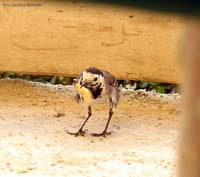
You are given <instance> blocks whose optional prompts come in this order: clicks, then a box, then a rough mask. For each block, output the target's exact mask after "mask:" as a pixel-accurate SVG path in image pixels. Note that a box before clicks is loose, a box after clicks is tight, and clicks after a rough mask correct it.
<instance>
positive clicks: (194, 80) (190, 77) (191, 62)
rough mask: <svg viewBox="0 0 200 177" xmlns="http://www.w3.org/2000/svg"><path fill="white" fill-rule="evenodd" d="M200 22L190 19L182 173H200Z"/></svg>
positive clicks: (195, 175)
mask: <svg viewBox="0 0 200 177" xmlns="http://www.w3.org/2000/svg"><path fill="white" fill-rule="evenodd" d="M199 31H200V22H199V20H194V19H193V20H192V21H191V19H190V21H188V30H187V33H186V37H185V38H186V40H185V44H184V46H185V56H184V69H185V70H184V82H183V83H184V88H183V91H184V92H183V93H184V94H183V97H184V100H183V101H184V104H183V108H184V109H183V110H184V112H183V114H182V116H183V119H182V121H183V123H182V132H181V133H182V136H181V141H180V153H179V154H180V157H179V176H180V177H190V176H192V177H199V176H200V170H199V166H200V139H199V137H200V92H199V90H200V77H199V75H200V70H199V68H200V53H199V46H200V33H199Z"/></svg>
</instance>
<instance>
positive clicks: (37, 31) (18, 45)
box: [0, 0, 184, 83]
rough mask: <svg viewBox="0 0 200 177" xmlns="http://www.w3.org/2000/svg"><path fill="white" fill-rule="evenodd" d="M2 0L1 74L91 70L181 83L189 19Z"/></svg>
mask: <svg viewBox="0 0 200 177" xmlns="http://www.w3.org/2000/svg"><path fill="white" fill-rule="evenodd" d="M6 2H7V4H3V2H0V5H1V7H0V72H10V71H14V72H18V73H32V74H48V75H49V74H52V75H69V76H76V75H77V74H79V73H80V71H81V70H83V69H84V68H87V67H89V66H96V67H99V68H104V69H106V70H109V71H110V72H112V73H113V74H114V75H115V76H117V77H118V78H119V79H133V80H147V81H158V82H170V83H179V82H180V78H179V72H180V58H181V50H180V48H181V47H180V43H181V36H182V33H183V31H184V22H183V20H182V19H181V18H180V17H178V16H175V15H169V14H159V13H155V12H148V11H142V10H138V9H134V8H129V7H120V6H111V5H104V4H95V3H86V2H75V1H73V2H70V1H67V2H64V1H57V2H55V1H54V2H53V1H32V0H29V1H28V2H29V3H36V2H37V3H38V4H39V6H34V7H30V6H27V5H26V6H21V7H19V5H18V6H17V5H15V7H13V6H14V4H15V3H17V2H18V3H26V2H27V1H23V0H22V1H14V0H13V1H6Z"/></svg>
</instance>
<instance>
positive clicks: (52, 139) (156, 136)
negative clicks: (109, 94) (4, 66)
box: [0, 80, 181, 177]
mask: <svg viewBox="0 0 200 177" xmlns="http://www.w3.org/2000/svg"><path fill="white" fill-rule="evenodd" d="M73 95H74V89H73V88H72V87H70V86H51V85H48V84H47V85H44V84H39V83H32V82H28V81H22V80H0V134H1V137H0V174H1V175H0V176H5V177H10V176H36V177H37V176H42V177H46V176H59V177H66V176H70V177H71V176H72V177H73V176H74V177H75V176H76V177H79V176H88V177H93V176H95V177H98V176H99V177H100V176H109V177H111V176H120V177H121V176H131V177H147V176H151V177H174V176H176V168H177V165H176V161H177V154H178V153H177V149H178V148H177V140H178V134H179V128H180V125H179V123H180V121H179V120H180V108H179V105H180V100H181V99H180V96H179V95H160V94H156V93H147V92H144V91H123V93H122V98H121V102H120V104H119V107H118V108H117V110H116V111H115V113H114V115H113V119H112V121H111V124H110V127H109V129H110V130H113V131H114V133H113V134H112V135H111V136H108V137H106V138H102V137H93V136H91V135H90V133H94V132H95V133H96V132H101V131H102V130H103V129H104V126H105V123H106V120H107V116H108V108H107V107H106V106H105V105H95V106H94V109H93V113H94V114H93V117H92V118H91V119H90V121H89V122H88V124H87V125H86V128H87V129H88V132H87V134H86V136H85V137H74V136H71V135H69V134H67V133H66V132H65V131H66V130H69V131H76V130H77V129H78V128H79V126H80V124H81V123H82V121H83V120H84V118H85V116H86V115H87V114H86V110H84V108H82V107H81V106H80V105H78V104H77V103H76V102H75V101H74V100H73Z"/></svg>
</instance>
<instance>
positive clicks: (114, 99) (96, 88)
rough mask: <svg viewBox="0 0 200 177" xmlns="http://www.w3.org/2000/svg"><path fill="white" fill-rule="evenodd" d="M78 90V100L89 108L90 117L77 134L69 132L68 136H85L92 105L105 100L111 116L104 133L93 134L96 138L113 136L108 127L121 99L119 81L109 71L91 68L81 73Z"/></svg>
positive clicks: (77, 82)
mask: <svg viewBox="0 0 200 177" xmlns="http://www.w3.org/2000/svg"><path fill="white" fill-rule="evenodd" d="M75 86H76V88H77V94H76V100H77V102H79V103H82V104H83V106H84V107H86V108H87V113H88V116H87V118H86V119H85V120H84V122H83V124H82V125H81V127H80V128H79V130H78V131H77V132H76V133H72V132H69V131H67V133H68V134H70V135H74V136H76V137H77V136H84V135H85V133H86V132H87V129H85V130H84V126H85V125H86V123H87V121H88V120H89V119H90V117H91V116H92V105H93V104H94V103H95V102H97V103H98V100H103V101H104V102H106V103H108V105H109V115H108V120H107V123H106V125H105V128H104V130H103V132H102V133H92V134H91V135H93V136H95V137H99V136H103V137H106V136H108V135H110V134H112V132H113V131H110V132H108V126H109V123H110V121H111V118H112V116H113V110H114V108H116V107H117V105H118V103H119V99H120V88H119V86H118V82H117V79H116V78H115V77H114V76H113V75H112V74H111V73H110V72H108V71H106V70H103V69H98V68H96V67H89V68H87V69H85V70H84V71H82V72H81V74H80V75H79V76H78V77H77V79H76V81H75Z"/></svg>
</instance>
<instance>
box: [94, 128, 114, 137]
mask: <svg viewBox="0 0 200 177" xmlns="http://www.w3.org/2000/svg"><path fill="white" fill-rule="evenodd" d="M112 133H114V131H110V132H107V131H105V130H104V131H103V132H102V133H92V134H91V135H92V136H95V137H100V136H103V137H106V136H108V135H111V134H112Z"/></svg>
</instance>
